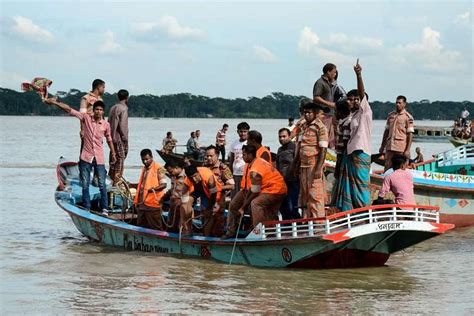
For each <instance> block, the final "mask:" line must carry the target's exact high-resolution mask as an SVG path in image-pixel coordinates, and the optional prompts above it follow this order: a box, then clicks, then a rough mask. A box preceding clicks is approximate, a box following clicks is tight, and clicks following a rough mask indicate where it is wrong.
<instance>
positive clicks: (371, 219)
mask: <svg viewBox="0 0 474 316" xmlns="http://www.w3.org/2000/svg"><path fill="white" fill-rule="evenodd" d="M372 221H373V218H372V209H371V208H370V209H369V224H372Z"/></svg>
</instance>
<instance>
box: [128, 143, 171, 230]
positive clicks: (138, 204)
mask: <svg viewBox="0 0 474 316" xmlns="http://www.w3.org/2000/svg"><path fill="white" fill-rule="evenodd" d="M140 158H141V160H142V163H143V167H142V170H141V172H140V178H139V179H138V183H136V184H130V187H131V188H136V189H137V193H136V195H135V198H134V200H133V204H134V206H135V208H136V210H137V215H138V217H137V225H138V226H140V227H145V228H151V229H156V230H164V227H163V220H162V217H161V210H162V204H161V199H162V197H163V195H164V194H165V189H166V185H167V184H166V170H165V168H163V166H161V165H160V164H159V163H158V162H156V161H153V154H152V152H151V150H150V149H148V148H147V149H143V150H142V151H141V152H140Z"/></svg>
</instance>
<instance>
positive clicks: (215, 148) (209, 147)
mask: <svg viewBox="0 0 474 316" xmlns="http://www.w3.org/2000/svg"><path fill="white" fill-rule="evenodd" d="M211 149H214V152H215V153H216V154H217V147H216V146H214V145H210V146H207V147H206V151H208V150H211Z"/></svg>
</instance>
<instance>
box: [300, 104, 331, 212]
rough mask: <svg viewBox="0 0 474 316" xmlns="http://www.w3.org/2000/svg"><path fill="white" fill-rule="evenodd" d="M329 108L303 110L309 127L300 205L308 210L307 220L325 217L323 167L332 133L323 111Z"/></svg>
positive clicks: (303, 146) (304, 146) (307, 106)
mask: <svg viewBox="0 0 474 316" xmlns="http://www.w3.org/2000/svg"><path fill="white" fill-rule="evenodd" d="M323 111H324V112H326V113H328V112H329V108H327V107H326V106H323V105H320V104H316V103H313V102H311V103H306V104H305V105H304V107H303V113H304V118H305V124H304V125H303V127H302V135H301V140H300V143H299V146H298V149H299V155H298V157H299V166H300V167H299V178H300V196H299V203H300V205H301V206H304V207H305V210H304V212H303V215H304V217H305V218H314V217H323V216H325V215H326V214H325V209H324V206H325V201H324V200H325V193H326V192H325V186H324V175H323V165H324V159H325V157H326V150H327V147H328V132H327V129H326V126H325V125H324V123H323V122H322V121H321V116H322V112H323Z"/></svg>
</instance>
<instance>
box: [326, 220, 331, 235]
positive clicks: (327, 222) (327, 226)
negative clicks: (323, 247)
mask: <svg viewBox="0 0 474 316" xmlns="http://www.w3.org/2000/svg"><path fill="white" fill-rule="evenodd" d="M329 233H331V227H329V220H328V219H327V220H326V234H329Z"/></svg>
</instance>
